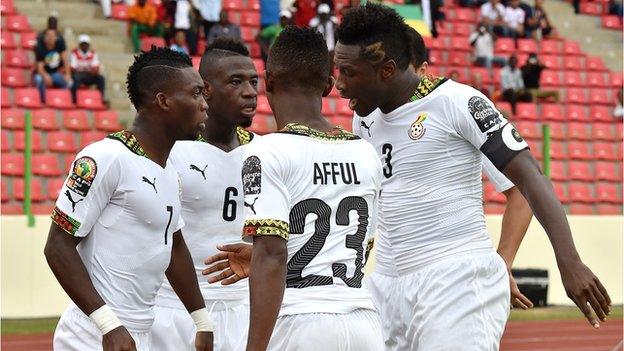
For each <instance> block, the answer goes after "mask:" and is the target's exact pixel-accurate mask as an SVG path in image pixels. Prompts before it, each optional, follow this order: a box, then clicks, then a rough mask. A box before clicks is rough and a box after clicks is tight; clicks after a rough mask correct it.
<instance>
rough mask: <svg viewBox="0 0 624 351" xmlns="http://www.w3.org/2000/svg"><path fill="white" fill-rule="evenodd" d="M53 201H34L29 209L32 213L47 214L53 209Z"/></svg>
mask: <svg viewBox="0 0 624 351" xmlns="http://www.w3.org/2000/svg"><path fill="white" fill-rule="evenodd" d="M54 206H55V203H54V202H42V203H34V204H32V206H31V208H30V209H31V211H32V213H33V214H34V215H47V216H49V215H50V214H51V213H52V210H53V209H54Z"/></svg>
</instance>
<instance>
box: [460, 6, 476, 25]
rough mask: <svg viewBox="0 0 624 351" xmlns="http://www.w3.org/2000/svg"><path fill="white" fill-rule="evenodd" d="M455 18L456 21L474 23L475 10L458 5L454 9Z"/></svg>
mask: <svg viewBox="0 0 624 351" xmlns="http://www.w3.org/2000/svg"><path fill="white" fill-rule="evenodd" d="M455 20H456V21H458V22H468V23H474V22H476V21H477V12H476V11H474V10H473V9H467V8H461V7H458V8H456V9H455Z"/></svg>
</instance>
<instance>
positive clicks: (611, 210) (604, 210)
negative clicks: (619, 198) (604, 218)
mask: <svg viewBox="0 0 624 351" xmlns="http://www.w3.org/2000/svg"><path fill="white" fill-rule="evenodd" d="M596 209H597V211H598V214H599V215H621V214H622V205H608V204H598V205H596Z"/></svg>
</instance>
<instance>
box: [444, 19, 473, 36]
mask: <svg viewBox="0 0 624 351" xmlns="http://www.w3.org/2000/svg"><path fill="white" fill-rule="evenodd" d="M449 23H450V22H449ZM472 27H473V26H472V25H471V24H469V23H461V22H458V23H454V24H453V35H455V36H459V37H464V38H467V37H468V36H469V35H470V33H471V32H472Z"/></svg>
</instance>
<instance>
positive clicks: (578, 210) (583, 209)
mask: <svg viewBox="0 0 624 351" xmlns="http://www.w3.org/2000/svg"><path fill="white" fill-rule="evenodd" d="M569 212H570V214H573V215H577V216H578V215H585V216H587V215H593V214H594V206H592V205H587V204H579V203H575V204H570V206H569Z"/></svg>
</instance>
